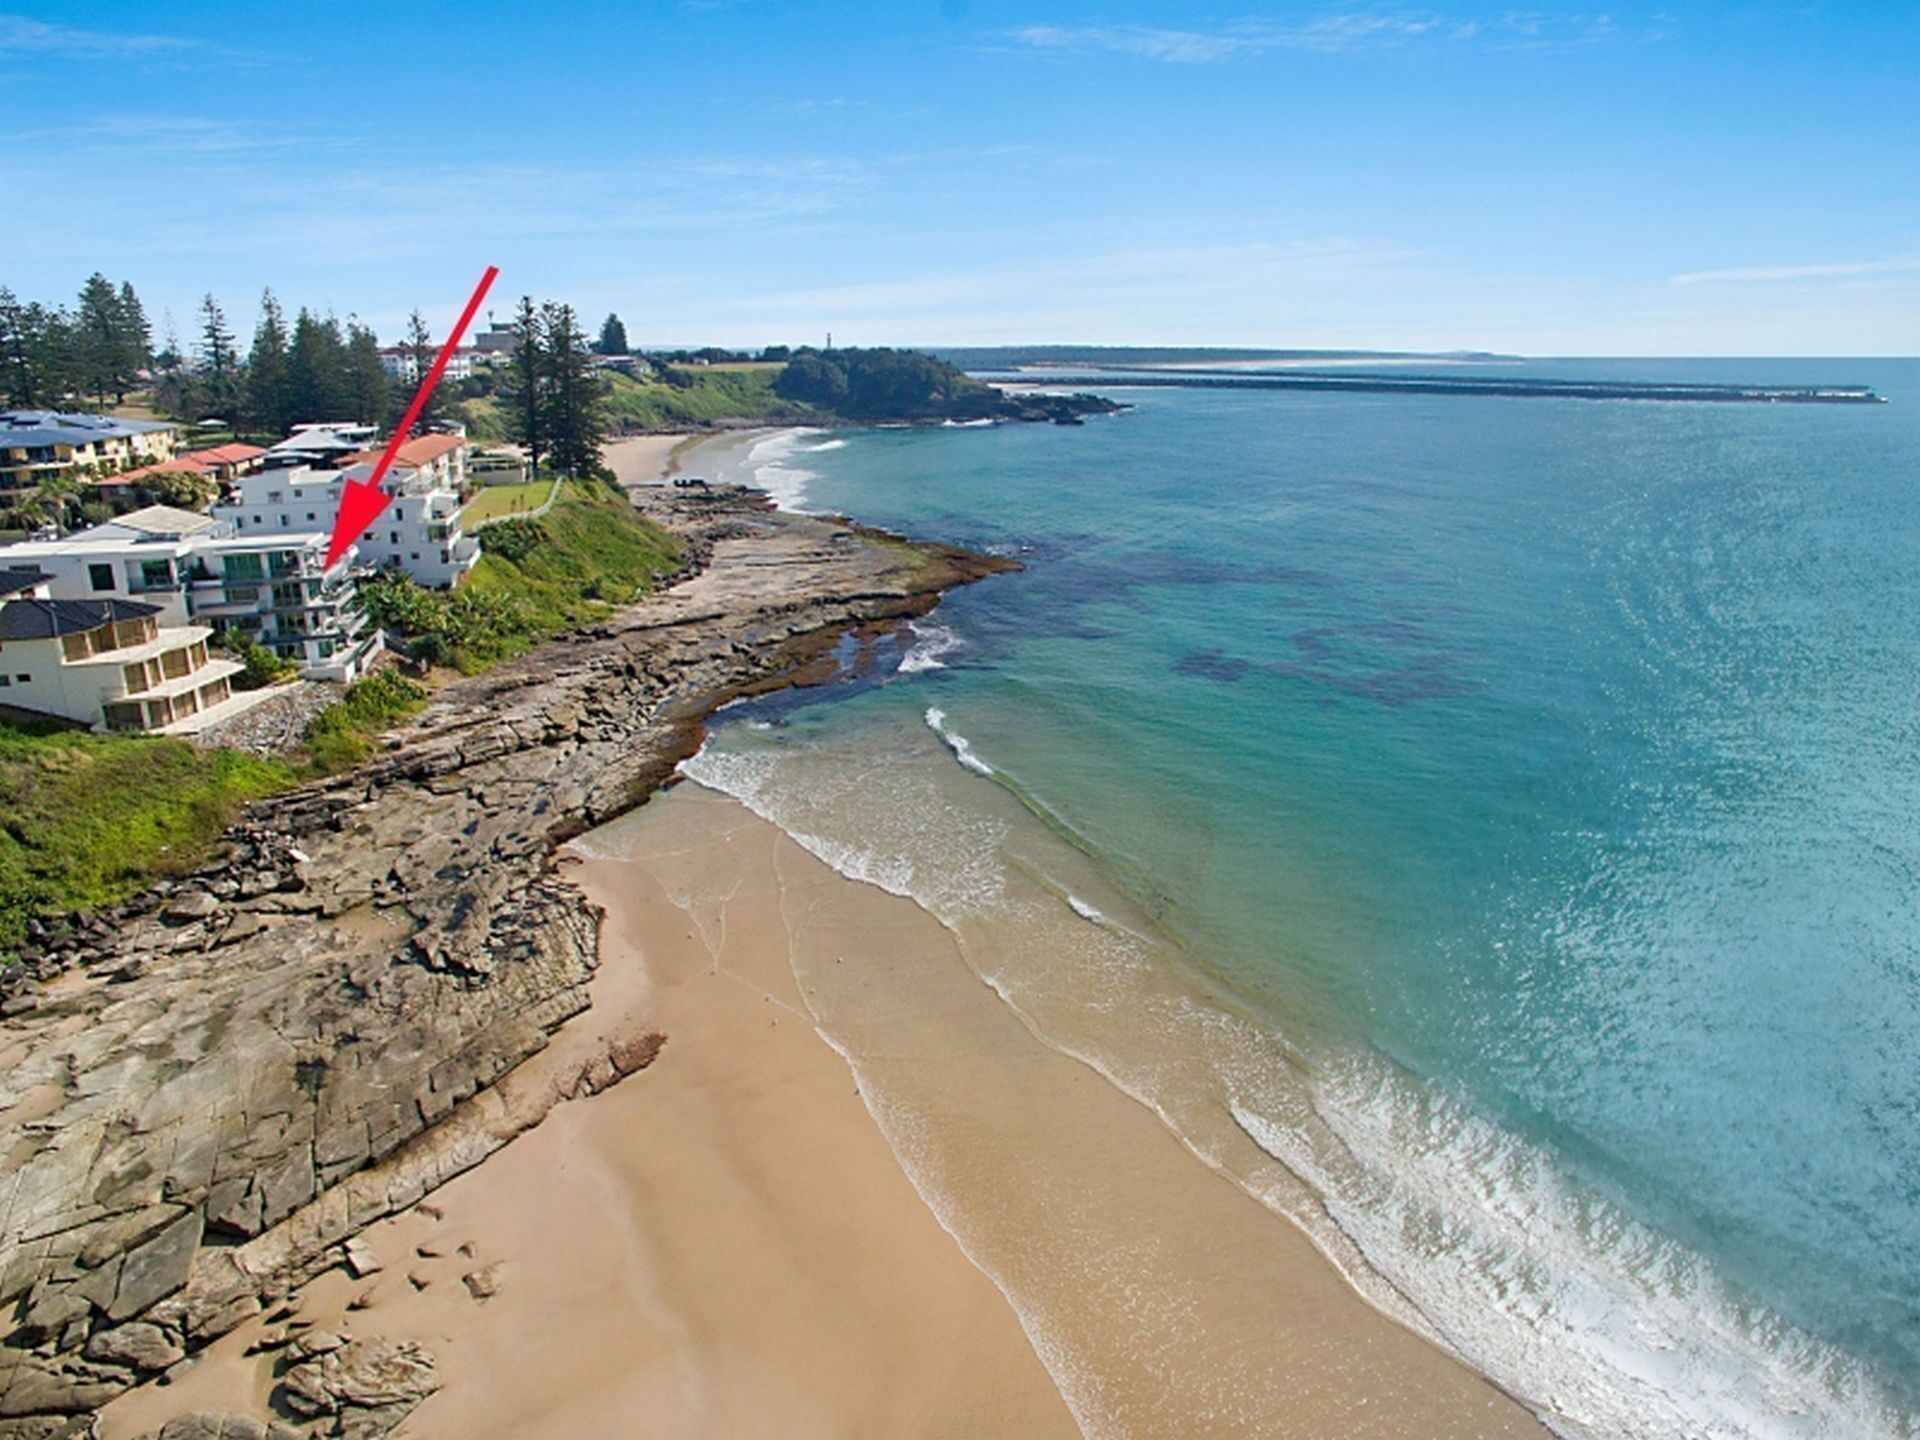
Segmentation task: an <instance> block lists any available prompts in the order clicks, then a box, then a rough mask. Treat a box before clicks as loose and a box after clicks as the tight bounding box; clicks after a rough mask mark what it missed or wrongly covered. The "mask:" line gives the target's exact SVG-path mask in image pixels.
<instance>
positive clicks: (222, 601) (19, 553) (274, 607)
mask: <svg viewBox="0 0 1920 1440" xmlns="http://www.w3.org/2000/svg"><path fill="white" fill-rule="evenodd" d="M330 530H331V521H329V523H328V527H327V528H317V529H300V530H295V529H292V528H291V527H289V528H287V529H285V530H279V529H276V530H275V531H273V532H272V533H265V532H262V533H259V534H245V535H243V534H239V533H236V531H235V528H234V527H233V526H232V525H231V524H228V523H226V522H223V521H221V520H219V519H218V518H210V517H208V516H205V515H195V514H192V513H190V512H188V511H183V510H170V509H168V508H167V507H166V506H161V505H154V506H149V507H147V509H145V510H136V511H134V512H133V513H132V514H129V515H123V516H121V517H120V518H119V519H117V520H113V521H109V522H108V523H107V524H104V525H96V526H94V527H93V528H92V529H90V530H82V531H80V532H78V533H77V534H74V535H68V536H64V537H62V538H60V539H57V540H30V541H25V542H22V543H21V544H18V545H10V546H6V547H4V548H0V567H11V568H19V569H28V568H30V569H34V570H38V571H41V572H43V573H44V574H45V575H46V577H47V581H46V585H47V591H48V593H49V594H50V595H51V596H52V597H53V598H54V599H58V600H98V601H107V600H124V601H130V602H134V603H139V604H146V605H151V606H153V607H154V610H155V615H156V619H157V621H158V623H159V624H161V625H163V626H180V625H206V626H209V627H211V628H212V629H213V630H215V631H224V630H235V631H238V632H239V633H241V634H243V635H245V636H247V637H248V638H249V639H252V640H256V641H258V642H259V643H260V644H262V645H265V646H267V647H268V648H270V649H272V650H273V651H274V652H275V653H277V654H279V655H280V656H282V657H283V658H285V659H288V660H291V661H293V662H294V663H295V664H297V665H298V666H299V667H300V669H301V671H302V673H303V674H305V675H306V676H307V677H308V678H310V679H316V680H338V681H343V682H347V681H353V680H357V679H359V678H360V676H361V675H362V674H364V673H365V671H366V668H367V665H368V663H369V662H370V661H371V660H372V659H373V657H374V656H375V655H377V654H378V653H379V652H380V649H381V636H380V631H379V630H378V628H376V627H374V626H372V625H370V624H369V623H368V622H367V619H366V617H365V615H363V614H362V613H361V612H360V610H359V608H358V607H357V606H356V605H354V604H353V603H352V601H353V575H352V567H353V565H354V563H355V561H356V560H357V558H358V552H357V550H351V549H350V550H349V551H348V552H347V554H346V555H345V556H343V557H342V558H341V559H340V561H338V562H337V563H336V564H334V565H333V566H331V567H329V566H328V565H327V564H326V553H327V543H328V540H329V537H330Z"/></svg>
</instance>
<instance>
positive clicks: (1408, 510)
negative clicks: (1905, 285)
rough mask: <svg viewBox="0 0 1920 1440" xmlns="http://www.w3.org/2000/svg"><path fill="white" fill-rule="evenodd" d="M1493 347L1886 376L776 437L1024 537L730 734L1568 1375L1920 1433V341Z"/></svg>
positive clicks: (1690, 1416)
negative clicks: (996, 567) (1727, 394)
mask: <svg viewBox="0 0 1920 1440" xmlns="http://www.w3.org/2000/svg"><path fill="white" fill-rule="evenodd" d="M1467 368H1470V369H1471V368H1474V367H1467ZM1487 373H1496V372H1492V371H1489V372H1487ZM1497 373H1523V374H1538V375H1546V376H1552V377H1564V378H1579V379H1589V378H1610V379H1611V378H1619V379H1634V380H1673V381H1707V382H1721V381H1727V382H1740V383H1781V384H1786V383H1799V382H1809V383H1817V384H1845V383H1864V384H1871V385H1873V386H1874V387H1875V388H1876V389H1877V390H1879V392H1880V393H1881V394H1882V395H1885V396H1887V397H1889V398H1890V399H1891V400H1892V402H1893V403H1891V404H1889V405H1885V406H1862V407H1853V406H1835V407H1825V406H1795V405H1745V404H1733V405H1714V404H1699V405H1681V404H1666V403H1645V402H1633V401H1599V402H1596V401H1588V400H1562V399H1514V398H1498V397H1483V396H1454V395H1447V396H1428V395H1398V394H1395V395H1375V394H1337V395H1336V394H1327V395H1321V394H1299V393H1291V392H1260V393H1247V394H1234V393H1230V392H1225V391H1221V390H1190V391H1183V390H1172V389H1163V390H1147V389H1134V390H1131V391H1129V390H1126V389H1124V388H1118V387H1116V388H1113V389H1112V390H1111V391H1110V392H1109V393H1111V394H1113V395H1114V396H1115V398H1118V399H1123V400H1126V401H1129V402H1130V403H1131V404H1132V405H1133V408H1132V409H1131V410H1129V411H1127V412H1126V413H1124V414H1121V415H1118V416H1114V417H1108V418H1100V419H1095V420H1093V421H1090V422H1089V423H1088V424H1087V425H1085V426H1084V427H1056V426H1048V425H1009V426H991V427H947V428H940V429H913V430H870V431H837V432H834V433H832V434H828V433H825V432H799V433H785V434H781V435H778V436H774V437H771V438H766V439H761V440H759V441H757V442H756V443H754V444H753V445H752V446H751V447H750V448H749V447H742V448H741V449H739V450H738V451H736V452H735V456H736V462H737V464H738V465H739V467H740V468H741V470H742V472H743V474H744V476H745V478H750V479H754V480H755V481H756V482H757V483H760V484H762V485H764V486H766V487H767V488H768V489H769V490H770V491H771V492H772V493H774V494H775V495H776V496H777V497H778V498H779V499H780V500H781V502H782V503H785V504H789V505H796V506H799V507H800V508H804V509H809V510H819V511H828V512H835V513H842V514H847V515H851V516H853V517H855V518H857V519H859V520H861V521H863V522H868V523H871V524H875V525H879V526H883V527H886V528H889V529H893V530H897V531H900V532H903V533H908V534H914V535H922V536H928V537H933V538H938V539H943V540H949V541H954V542H957V543H961V544H966V545H971V546H974V547H977V548H981V549H986V550H991V551H995V552H997V553H1003V554H1008V555H1012V556H1014V557H1016V558H1018V559H1019V560H1020V561H1021V562H1022V563H1023V565H1024V566H1025V569H1024V570H1023V571H1021V572H1020V573H1018V574H1015V575H1009V576H1004V577H998V578H995V579H992V580H990V581H987V582H985V583H982V584H979V585H975V586H972V587H970V588H968V589H965V590H963V591H959V592H956V593H954V594H952V595H951V596H949V597H948V598H947V599H946V600H945V601H944V602H943V603H942V605H941V606H940V607H939V609H938V610H937V611H935V612H934V613H933V614H932V615H931V616H929V617H926V618H924V619H922V620H920V621H917V622H915V624H914V626H913V627H912V630H911V631H910V632H908V633H906V634H903V635H902V636H901V637H899V639H898V641H897V642H896V643H894V644H892V645H890V646H889V647H888V648H887V649H886V652H885V653H884V654H883V655H882V656H881V657H880V663H879V664H878V665H877V666H866V665H863V666H860V667H850V668H849V678H848V680H847V681H846V682H845V683H843V684H841V685H837V686H828V687H825V688H822V689H816V690H808V691H800V692H790V693H788V694H785V695H781V696H775V697H770V698H767V699H763V700H759V701H755V702H751V703H748V704H743V705H737V706H734V707H731V708H730V709H729V710H728V711H726V712H725V713H724V714H723V715H722V716H721V717H719V721H718V723H717V724H716V725H715V727H714V731H713V733H712V735H711V737H710V739H709V741H708V743H707V746H706V747H705V749H704V750H703V751H702V752H701V754H700V755H699V756H697V757H695V758H694V759H693V760H691V761H689V762H688V764H687V766H686V767H685V768H686V772H687V773H688V774H689V775H690V776H691V777H693V778H694V779H696V780H698V781H700V782H702V783H705V784H708V785H711V786H714V787H716V788H718V789H721V790H724V791H726V792H728V793H730V794H733V795H735V796H737V797H739V798H740V799H742V800H743V801H745V802H746V803H747V804H748V805H750V806H751V807H752V808H754V809H755V810H756V811H758V812H759V813H761V814H763V815H765V816H767V817H768V818H769V819H771V820H773V821H774V822H775V823H777V824H779V825H781V826H782V827H783V828H785V829H787V830H788V831H789V832H790V833H792V834H794V835H795V836H796V838H799V839H800V840H801V841H802V843H803V844H806V845H807V846H808V848H810V849H812V850H813V851H814V852H815V853H816V854H819V855H821V856H822V857H823V858H826V859H828V860H829V861H830V862H831V863H833V864H835V865H836V866H837V867H838V868H840V869H841V870H843V871H844V872H845V873H847V874H849V875H852V876H854V877H855V878H859V879H863V880H868V881H871V882H873V883H876V884H880V885H882V886H884V887H886V888H888V889H890V890H892V891H894V892H895V893H899V894H904V895H909V896H911V897H912V898H914V899H916V900H917V901H919V902H920V903H921V904H922V905H924V906H925V907H926V908H928V909H929V910H930V911H932V912H933V913H934V914H935V915H937V916H939V917H940V918H941V919H942V920H943V921H944V922H945V923H947V924H948V926H949V927H950V928H951V929H952V930H953V931H954V933H955V934H956V935H957V936H958V937H959V938H960V939H961V942H962V944H963V946H965V947H966V948H967V949H968V952H969V958H970V963H973V964H974V965H975V967H976V968H977V969H978V970H979V971H980V973H981V974H982V976H983V978H985V979H986V980H988V982H989V983H991V984H993V985H994V987H995V989H996V990H997V991H999V992H1000V994H1001V995H1002V997H1003V998H1004V999H1005V1000H1006V1002H1007V1003H1008V1004H1010V1005H1012V1006H1014V1007H1016V1008H1017V1009H1018V1010H1020V1012H1021V1014H1022V1015H1023V1017H1024V1018H1025V1019H1026V1020H1027V1021H1028V1023H1029V1024H1030V1025H1031V1026H1032V1027H1033V1028H1034V1030H1035V1032H1036V1033H1037V1034H1039V1035H1041V1036H1042V1037H1043V1038H1045V1039H1047V1040H1048V1041H1049V1042H1050V1043H1053V1044H1055V1045H1057V1046H1059V1047H1060V1048H1061V1049H1063V1050H1065V1051H1067V1052H1068V1053H1071V1054H1075V1055H1078V1056H1081V1057H1082V1058H1084V1059H1086V1060H1087V1061H1088V1063H1089V1064H1091V1065H1093V1066H1094V1067H1095V1068H1096V1069H1098V1070H1099V1071H1100V1072H1101V1073H1102V1074H1103V1075H1105V1076H1106V1077H1107V1078H1108V1079H1109V1080H1110V1081H1112V1082H1113V1083H1114V1084H1117V1085H1120V1086H1121V1087H1122V1088H1124V1089H1126V1090H1127V1091H1128V1093H1130V1094H1133V1095H1134V1096H1135V1097H1136V1098H1138V1099H1140V1100H1141V1101H1142V1103H1144V1104H1148V1105H1150V1106H1152V1107H1153V1108H1154V1109H1155V1110H1156V1111H1157V1112H1158V1113H1159V1114H1160V1115H1161V1117H1162V1118H1163V1119H1164V1120H1165V1121H1166V1122H1167V1123H1168V1124H1169V1125H1170V1126H1171V1127H1173V1128H1174V1129H1175V1130H1177V1131H1178V1132H1179V1133H1180V1134H1181V1136H1182V1138H1183V1139H1185V1140H1186V1141H1187V1143H1188V1144H1189V1146H1190V1147H1191V1148H1192V1149H1193V1150H1194V1153H1195V1154H1196V1155H1198V1156H1200V1157H1201V1158H1202V1159H1207V1160H1210V1161H1212V1162H1214V1163H1217V1164H1219V1165H1220V1167H1221V1168H1222V1169H1223V1171H1225V1172H1227V1173H1231V1174H1234V1175H1235V1177H1236V1178H1237V1179H1238V1180H1239V1181H1240V1183H1243V1184H1247V1185H1248V1186H1249V1187H1250V1188H1252V1189H1254V1190H1256V1192H1257V1193H1258V1194H1259V1195H1260V1198H1262V1199H1263V1200H1264V1201H1265V1202H1266V1203H1269V1204H1271V1205H1273V1206H1274V1207H1275V1208H1279V1209H1283V1210H1286V1211H1287V1212H1288V1213H1289V1214H1291V1215H1292V1216H1293V1217H1294V1218H1295V1219H1297V1220H1298V1221H1299V1222H1300V1223H1301V1224H1303V1225H1304V1226H1306V1227H1307V1228H1308V1229H1309V1231H1310V1232H1311V1233H1313V1234H1314V1235H1315V1236H1316V1238H1317V1239H1318V1240H1319V1241H1320V1243H1321V1244H1322V1247H1323V1248H1324V1249H1325V1250H1326V1251H1327V1252H1328V1253H1329V1255H1331V1256H1333V1257H1334V1258H1335V1259H1336V1260H1337V1261H1339V1262H1340V1263H1341V1264H1343V1265H1344V1266H1346V1267H1347V1269H1348V1271H1349V1273H1350V1275H1351V1276H1352V1277H1353V1278H1354V1281H1355V1283H1356V1284H1357V1285H1359V1286H1360V1287H1361V1288H1362V1290H1363V1291H1364V1292H1365V1293H1367V1294H1368V1295H1369V1296H1370V1297H1372V1298H1374V1299H1375V1300H1376V1302H1377V1303H1379V1304H1381V1305H1382V1307H1383V1308H1386V1309H1388V1310H1390V1311H1391V1312H1393V1313H1396V1314H1399V1315H1401V1316H1402V1317H1403V1318H1405V1319H1407V1320H1408V1322H1409V1323H1411V1324H1415V1325H1417V1326H1419V1327H1420V1328H1423V1329H1425V1330H1426V1331H1427V1332H1428V1333H1430V1334H1434V1335H1436V1336H1438V1337H1439V1338H1441V1339H1442V1340H1444V1341H1445V1342H1446V1343H1447V1344H1449V1345H1450V1346H1451V1347H1452V1348H1454V1349H1455V1350H1456V1351H1457V1352H1458V1353H1460V1354H1461V1355H1462V1356H1463V1357H1465V1358H1466V1359H1467V1360H1468V1361H1469V1362H1471V1363H1472V1364H1473V1365H1475V1366H1476V1367H1478V1368H1479V1369H1481V1370H1483V1371H1484V1372H1486V1373H1487V1374H1488V1375H1490V1376H1492V1377H1493V1378H1494V1379H1495V1380H1497V1381H1499V1382H1500V1383H1501V1384H1502V1385H1504V1386H1506V1387H1508V1388H1509V1389H1511V1390H1512V1391H1514V1392H1515V1393H1516V1394H1518V1395H1519V1396H1521V1397H1522V1398H1523V1399H1525V1400H1526V1401H1527V1402H1528V1403H1529V1404H1531V1405H1533V1406H1534V1407H1535V1408H1536V1409H1537V1410H1538V1411H1539V1412H1540V1413H1542V1414H1543V1415H1544V1416H1546V1417H1547V1418H1548V1419H1549V1421H1550V1423H1552V1424H1553V1425H1554V1426H1555V1428H1557V1429H1559V1430H1560V1431H1562V1432H1563V1433H1565V1434H1568V1435H1575V1436H1595V1437H1598V1436H1634V1437H1669V1436H1671V1437H1680V1436H1715V1437H1740V1436H1763V1435H1781V1436H1834V1437H1838V1436H1867V1435H1911V1434H1914V1433H1916V1429H1917V1428H1920V1420H1917V1419H1916V1416H1917V1415H1920V1116H1917V1115H1916V1107H1917V1106H1920V1043H1916V1042H1917V1041H1920V823H1916V817H1917V816H1920V563H1916V562H1917V561H1920V549H1917V548H1916V537H1920V362H1916V361H1884V360H1873V361H1857V362H1856V361H1849V362H1836V361H1824V360H1823V361H1741V362H1732V361H1604V362H1602V361H1561V362H1537V363H1534V364H1530V365H1527V366H1520V367H1506V368H1504V369H1502V370H1501V371H1499V372H1497ZM856 669H857V671H858V674H857V676H856V675H855V673H854V672H855V670H856ZM1249 1141H1251V1142H1252V1143H1253V1144H1254V1145H1257V1146H1258V1147H1259V1150H1260V1151H1261V1152H1264V1156H1268V1157H1271V1159H1272V1161H1273V1162H1277V1164H1275V1165H1274V1167H1273V1174H1274V1175H1279V1176H1283V1177H1284V1178H1283V1179H1271V1178H1269V1179H1262V1178H1261V1177H1260V1175H1258V1174H1255V1173H1252V1172H1250V1171H1249V1170H1248V1168H1247V1167H1246V1166H1245V1165H1244V1164H1241V1163H1238V1162H1235V1161H1233V1160H1232V1159H1231V1158H1230V1157H1231V1156H1232V1155H1234V1154H1235V1153H1237V1150H1236V1147H1242V1148H1244V1147H1245V1146H1246V1144H1247V1142H1249ZM1015 1299H1016V1302H1017V1299H1018V1297H1015Z"/></svg>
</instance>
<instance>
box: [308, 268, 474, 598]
mask: <svg viewBox="0 0 1920 1440" xmlns="http://www.w3.org/2000/svg"><path fill="white" fill-rule="evenodd" d="M499 273H500V267H499V266H497V265H489V266H488V267H487V273H486V274H484V275H482V276H481V277H480V283H479V284H478V285H476V286H475V287H474V290H473V298H472V299H471V300H469V301H467V308H466V309H464V310H462V311H461V312H460V318H459V319H458V320H457V321H455V322H454V326H453V333H452V334H451V335H449V336H447V343H446V344H444V345H442V346H441V347H440V353H439V354H438V355H436V356H434V358H433V368H432V369H430V370H428V371H427V373H426V376H425V378H423V379H422V380H421V381H420V388H419V389H418V390H416V391H415V392H414V395H413V403H412V404H411V405H409V406H407V413H406V414H404V415H402V416H401V417H400V423H399V424H398V425H396V426H394V427H393V434H392V435H390V436H388V437H387V448H386V449H385V450H384V451H383V452H381V455H380V459H379V462H378V463H377V464H376V465H375V466H374V467H373V474H372V475H371V476H369V477H368V478H367V479H366V480H364V481H360V480H349V481H347V483H346V484H345V485H343V486H342V487H341V489H340V510H339V513H338V514H336V515H335V516H334V517H333V539H332V541H331V542H330V543H329V544H328V545H327V568H328V569H332V568H333V566H334V563H335V562H336V561H338V560H339V558H340V557H341V556H342V555H344V554H346V553H347V551H348V550H350V549H352V548H353V543H354V541H356V540H358V539H359V538H360V537H361V536H362V535H364V534H366V533H367V527H368V526H370V525H372V524H373V522H374V521H375V520H378V519H379V518H380V512H381V511H382V510H384V509H386V508H387V496H386V493H385V492H384V491H382V490H381V488H380V482H381V481H382V480H384V479H385V478H386V474H387V471H388V470H390V469H391V468H392V467H393V457H394V456H395V455H396V454H398V453H399V451H400V447H401V446H402V445H404V444H406V441H407V436H408V435H409V434H411V433H412V431H413V426H414V422H415V421H417V420H418V419H419V418H420V412H421V411H422V410H424V409H426V408H427V399H428V397H429V396H431V395H432V394H433V387H434V386H436V385H438V384H439V383H440V375H441V372H443V371H444V370H445V369H446V368H447V361H449V360H451V359H452V358H453V352H454V351H455V350H458V349H459V348H460V337H461V336H463V335H465V334H466V333H467V326H469V325H471V324H472V323H473V317H474V313H475V312H476V311H478V310H479V308H480V302H481V301H482V300H484V299H486V298H487V291H488V290H489V289H490V288H492V286H493V279H494V276H496V275H498V274H499Z"/></svg>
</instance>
